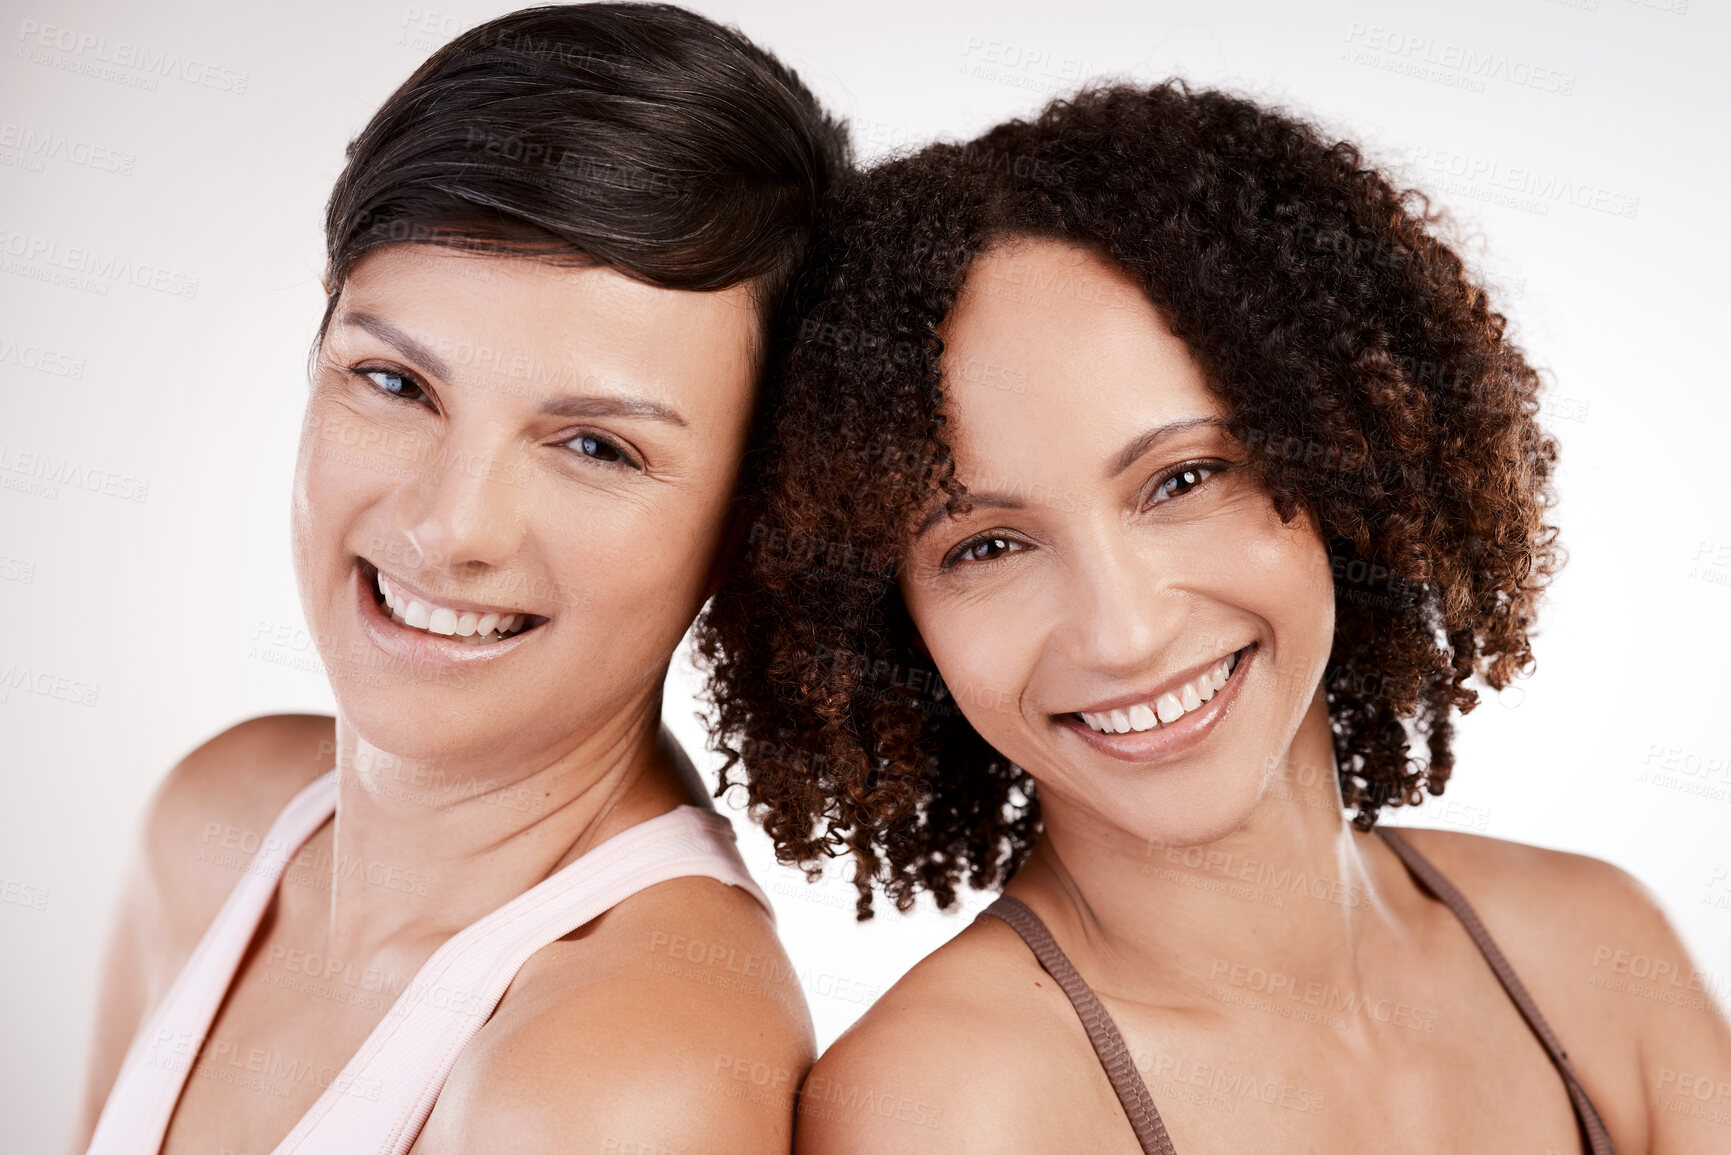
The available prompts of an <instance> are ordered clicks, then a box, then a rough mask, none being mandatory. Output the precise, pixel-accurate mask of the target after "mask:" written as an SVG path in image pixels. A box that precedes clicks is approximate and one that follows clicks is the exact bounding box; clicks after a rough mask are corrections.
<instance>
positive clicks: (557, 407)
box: [541, 393, 685, 428]
mask: <svg viewBox="0 0 1731 1155" xmlns="http://www.w3.org/2000/svg"><path fill="white" fill-rule="evenodd" d="M541 412H542V413H543V414H545V415H547V416H549V417H646V418H648V419H649V420H651V421H665V422H667V424H669V425H678V426H680V427H681V428H683V427H684V426H685V418H683V417H681V416H680V415H679V411H678V410H676V409H672V408H670V407H669V406H666V405H663V404H661V402H659V401H651V400H649V399H648V398H647V397H615V396H610V395H606V394H598V393H584V394H570V395H567V396H564V397H555V398H553V399H552V400H551V401H548V402H546V403H544V404H543V405H542V406H541Z"/></svg>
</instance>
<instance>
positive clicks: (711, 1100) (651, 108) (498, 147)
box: [86, 4, 846, 1155]
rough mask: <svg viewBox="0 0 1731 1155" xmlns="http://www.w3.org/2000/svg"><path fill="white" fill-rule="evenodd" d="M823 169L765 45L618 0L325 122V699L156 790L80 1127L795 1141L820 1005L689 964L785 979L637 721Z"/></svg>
mask: <svg viewBox="0 0 1731 1155" xmlns="http://www.w3.org/2000/svg"><path fill="white" fill-rule="evenodd" d="M845 165H846V145H845V141H844V138H843V135H842V131H841V129H840V127H839V126H838V125H837V124H836V123H835V122H833V121H832V120H830V119H829V118H828V117H827V116H826V115H825V114H824V113H823V111H822V110H821V109H820V108H819V107H818V105H817V103H816V102H815V100H814V99H813V98H812V96H811V94H810V93H809V92H808V91H807V90H806V89H805V87H804V86H803V85H802V84H801V83H800V82H799V80H798V79H797V78H796V77H795V76H794V75H793V73H791V72H790V71H788V70H787V69H786V68H785V67H783V66H782V65H781V64H779V63H778V62H777V61H776V60H775V59H774V58H773V57H771V56H770V55H769V54H767V53H765V52H764V51H762V50H761V49H759V48H757V47H755V46H754V45H752V44H751V43H750V42H749V41H747V40H746V39H745V38H744V37H743V36H741V35H740V34H739V33H737V32H734V31H732V30H730V29H726V28H723V27H721V26H719V25H717V24H715V23H713V22H711V21H709V20H706V19H704V18H702V17H699V16H696V15H693V14H692V13H690V12H687V11H684V10H683V9H679V8H674V7H669V6H665V5H639V4H593V5H572V6H563V7H549V8H538V9H532V10H527V11H523V12H518V13H514V14H512V15H508V16H504V17H501V18H499V19H497V20H494V21H491V22H489V23H487V24H484V25H482V26H480V27H478V28H475V29H473V30H471V31H469V32H466V33H464V34H463V35H461V36H459V37H457V38H456V39H455V40H454V41H452V42H451V43H450V44H449V45H447V46H446V47H445V48H443V49H441V50H440V51H439V52H437V53H436V54H435V55H434V56H433V57H432V58H431V59H430V60H428V61H427V62H426V64H425V65H423V66H422V67H421V68H420V69H419V70H417V71H416V73H415V74H414V75H413V76H412V77H410V79H409V80H408V81H407V82H406V83H405V84H404V85H403V86H402V87H401V88H400V89H399V90H398V91H397V92H396V93H395V94H394V95H393V96H391V98H390V99H389V100H388V101H386V103H385V105H384V107H383V108H381V109H380V110H379V112H378V113H377V114H376V115H375V116H374V118H373V120H372V122H371V123H370V124H369V125H368V126H367V127H366V129H365V131H363V132H362V133H361V135H360V136H359V137H358V138H357V139H356V140H355V142H354V143H353V144H352V145H351V146H350V149H349V161H348V166H347V168H346V169H345V170H344V172H343V174H342V176H341V178H340V179H339V180H338V182H337V185H336V189H335V191H334V192H333V194H332V196H331V200H330V206H329V212H328V216H327V221H326V234H327V240H328V245H329V266H328V270H327V274H326V289H327V292H328V301H329V304H328V307H327V309H326V312H325V316H324V319H323V321H322V323H321V325H320V329H319V336H318V342H317V347H316V349H315V351H314V357H313V365H312V370H311V377H312V382H311V391H310V395H309V398H308V404H307V412H306V420H305V424H304V426H303V430H302V437H301V451H300V455H299V460H298V463H297V467H296V475H295V483H294V499H293V510H292V530H293V537H294V556H295V566H296V576H297V578H298V580H299V584H300V591H301V596H302V600H303V604H304V607H305V610H306V616H307V621H308V624H309V626H310V628H311V632H312V634H313V636H314V637H315V638H316V639H317V642H318V649H319V654H320V657H321V659H322V660H323V663H324V665H325V668H326V670H327V672H328V673H329V675H330V678H331V685H332V689H333V691H334V692H335V695H336V699H337V705H338V714H337V717H336V718H335V719H334V720H333V719H331V718H323V717H291V716H277V717H267V718H260V719H255V720H253V721H250V722H246V723H243V724H241V725H239V726H236V727H234V728H233V729H231V730H229V731H227V732H226V733H224V734H221V735H219V736H218V737H216V738H214V739H212V740H211V741H210V742H208V743H207V744H205V745H204V746H203V747H201V748H200V749H198V750H196V751H195V752H193V753H192V754H191V755H189V756H188V757H187V758H186V760H185V761H184V762H182V763H181V765H180V766H178V767H177V768H176V769H175V770H174V772H173V773H172V774H171V775H170V776H169V778H168V780H167V781H166V783H165V784H164V785H163V786H162V788H161V789H160V790H159V791H158V793H157V796H156V798H155V800H154V802H153V804H152V807H151V811H150V814H149V817H148V821H147V828H146V833H145V842H144V854H143V861H142V863H141V865H140V867H139V869H138V870H137V872H136V873H135V875H134V879H133V884H132V888H131V893H130V894H129V895H128V896H127V898H126V900H125V902H124V904H123V908H122V911H121V915H120V924H119V927H118V930H117V934H116V937H115V940H114V944H113V947H112V949H111V955H110V959H109V962H108V965H107V970H106V976H105V980H104V989H103V995H102V1003H101V1009H100V1012H99V1026H98V1040H97V1046H96V1050H95V1054H94V1058H93V1061H92V1071H91V1079H90V1099H89V1104H90V1113H89V1121H88V1122H87V1124H86V1126H87V1128H89V1127H93V1128H94V1134H93V1135H92V1136H91V1137H90V1142H89V1150H90V1151H92V1152H105V1153H106V1152H123V1151H125V1152H156V1151H159V1150H160V1151H164V1152H194V1151H196V1152H201V1153H203V1152H211V1151H216V1150H218V1149H222V1150H230V1151H266V1150H276V1151H279V1152H287V1151H306V1152H338V1151H340V1152H344V1153H349V1152H397V1153H401V1152H406V1151H408V1150H410V1149H411V1148H413V1149H414V1150H415V1151H417V1152H421V1153H423V1155H434V1153H438V1152H460V1151H481V1150H486V1151H490V1152H491V1151H535V1152H550V1151H579V1150H581V1151H605V1150H615V1151H644V1152H647V1151H663V1150H674V1149H677V1150H700V1149H701V1150H705V1151H732V1152H740V1153H742V1155H743V1153H747V1152H751V1153H756V1152H762V1151H772V1150H785V1149H786V1147H787V1145H788V1142H789V1137H790V1134H791V1124H792V1109H791V1099H790V1092H791V1088H792V1087H793V1086H794V1085H795V1083H796V1081H797V1079H798V1078H799V1076H800V1074H802V1073H803V1071H804V1069H805V1068H806V1066H808V1065H809V1062H810V1058H811V1053H812V1049H813V1042H812V1035H811V1025H810V1021H809V1017H808V1015H807V1012H806V1008H805V1003H804V1000H803V998H802V996H801V993H800V990H799V988H798V985H797V983H795V982H792V981H783V982H773V981H767V980H766V981H764V982H762V983H759V984H755V985H751V986H742V985H740V984H738V983H726V982H717V981H716V979H717V977H718V976H717V975H716V974H715V973H713V971H712V969H711V968H710V967H709V966H708V965H707V956H706V955H705V954H704V953H702V952H697V953H696V954H695V955H694V954H693V952H692V951H691V950H690V949H689V946H688V944H689V943H691V942H698V941H701V942H704V943H707V944H711V945H714V944H726V945H727V947H728V948H729V949H730V950H733V951H736V952H737V953H738V954H741V955H744V954H755V955H757V956H760V957H762V958H764V959H767V960H769V963H768V966H767V970H766V973H768V974H770V975H787V976H791V975H792V973H793V971H792V968H791V967H790V966H788V965H787V964H786V959H785V956H784V955H783V954H782V952H781V947H780V944H779V942H778V940H777V938H776V935H775V930H774V924H773V919H772V915H771V912H770V909H769V906H768V903H767V901H766V900H765V898H764V896H763V894H762V893H761V892H760V891H759V890H758V889H757V887H756V886H755V885H754V884H753V882H752V880H751V878H750V876H749V874H748V873H747V872H746V870H745V867H744V864H743V863H742V861H741V860H740V857H739V854H738V851H737V849H736V848H735V847H734V845H733V839H732V829H731V827H730V826H729V824H728V822H727V820H726V819H725V818H723V817H721V816H719V815H717V814H715V813H714V812H713V810H712V809H711V808H710V805H709V800H708V797H707V792H706V791H705V789H704V787H703V785H702V784H701V783H700V781H699V780H698V779H697V777H696V775H695V773H694V772H693V770H692V768H691V765H690V763H689V762H688V761H687V760H686V759H685V757H684V755H683V753H682V752H681V751H680V750H679V749H678V747H677V745H676V744H675V743H674V742H673V740H672V738H671V737H670V736H669V735H668V734H667V733H666V732H665V731H664V730H663V729H662V728H661V726H660V704H661V688H662V681H663V678H664V677H665V674H666V671H667V667H668V662H669V660H670V659H671V657H672V654H673V652H674V648H675V646H676V645H677V644H678V643H679V640H680V638H681V637H682V636H683V634H684V633H685V631H686V629H687V627H688V626H689V625H690V623H691V620H692V618H693V617H694V616H695V615H696V613H697V610H698V608H699V606H700V605H702V603H703V601H704V599H705V598H706V597H707V596H708V594H709V592H710V591H711V589H712V587H713V585H714V580H715V560H716V552H717V549H718V546H719V544H720V542H721V541H722V540H723V537H724V535H725V533H726V528H727V524H728V519H729V515H730V510H731V504H732V500H733V494H734V483H735V479H736V475H737V471H738V466H739V458H740V454H741V451H742V449H743V447H744V445H745V441H746V437H747V433H748V431H749V429H750V427H751V422H752V412H753V404H754V399H755V394H756V387H757V381H758V376H759V368H760V365H761V364H762V363H763V361H764V346H765V342H766V340H767V332H768V327H769V321H770V318H771V317H772V316H773V315H774V314H775V311H776V309H777V307H778V304H779V302H780V299H781V297H782V295H783V292H784V289H785V287H786V285H787V283H788V281H789V279H790V277H791V275H792V273H793V271H794V269H795V268H796V267H797V266H798V264H799V262H800V260H801V258H802V255H803V253H804V249H805V245H806V241H807V239H808V236H809V234H810V231H811V228H812V225H813V222H814V220H815V216H816V212H817V207H818V202H819V200H820V198H821V197H822V196H823V195H824V190H825V189H826V187H827V186H828V185H829V184H830V182H831V181H832V180H833V179H834V178H835V177H836V176H837V175H838V173H839V172H840V171H841V170H842V169H843V168H844V167H845ZM237 387H238V388H240V389H243V390H244V389H245V388H248V387H249V386H248V385H247V384H246V382H245V381H244V379H243V380H237ZM243 398H244V393H241V394H237V399H243ZM229 419H230V420H232V421H234V422H239V423H244V421H245V419H246V418H245V410H244V406H241V407H237V408H235V409H234V410H233V412H232V413H231V415H230V418H229ZM213 579H214V580H215V581H218V582H220V580H221V575H201V580H213ZM720 977H722V978H725V977H726V976H720ZM129 1040H130V1045H129ZM758 1069H765V1070H772V1071H777V1072H780V1073H781V1075H782V1076H783V1077H782V1078H781V1079H780V1080H779V1083H780V1089H779V1093H773V1089H772V1092H771V1093H765V1092H759V1091H758V1089H757V1088H756V1087H750V1088H748V1089H750V1090H752V1091H753V1092H754V1093H752V1094H743V1093H741V1089H742V1087H743V1086H745V1085H744V1084H742V1083H740V1082H739V1081H738V1080H736V1079H734V1078H733V1073H734V1072H735V1071H736V1070H745V1071H755V1070H758ZM99 1107H100V1118H98V1110H97V1109H98V1108H99Z"/></svg>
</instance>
